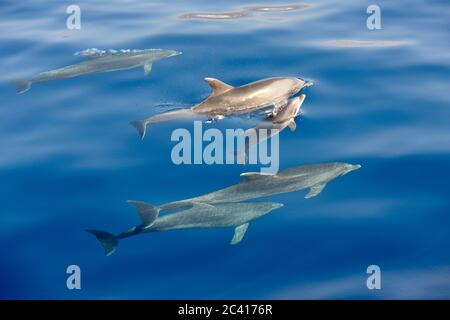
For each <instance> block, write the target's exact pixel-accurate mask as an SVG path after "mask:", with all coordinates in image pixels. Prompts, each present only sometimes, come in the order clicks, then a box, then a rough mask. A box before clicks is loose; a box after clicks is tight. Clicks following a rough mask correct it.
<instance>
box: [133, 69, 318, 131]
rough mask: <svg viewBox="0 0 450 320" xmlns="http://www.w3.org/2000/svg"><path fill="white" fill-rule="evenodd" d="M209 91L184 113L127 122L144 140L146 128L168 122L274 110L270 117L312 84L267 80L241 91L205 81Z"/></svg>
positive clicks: (184, 110)
mask: <svg viewBox="0 0 450 320" xmlns="http://www.w3.org/2000/svg"><path fill="white" fill-rule="evenodd" d="M204 80H205V81H206V82H207V83H208V85H209V86H210V87H211V89H212V92H211V95H210V96H209V97H208V98H207V99H205V100H204V101H202V102H201V103H199V104H197V105H195V106H193V107H191V108H187V109H180V110H175V111H169V112H166V113H162V114H157V115H154V116H152V117H149V118H147V119H144V120H135V121H132V122H130V124H131V125H132V126H134V127H135V128H136V129H137V131H138V133H139V135H140V137H141V138H142V139H143V138H144V136H145V133H146V129H147V126H148V125H149V124H152V123H157V122H163V121H170V120H175V119H182V118H192V117H194V116H206V117H212V118H213V119H217V120H219V119H223V118H224V117H226V116H231V115H239V114H244V113H249V112H253V111H256V110H261V109H264V108H267V107H270V106H274V110H273V113H274V114H276V113H277V111H278V109H280V108H282V107H283V106H284V105H285V104H286V103H287V99H288V98H289V97H290V96H292V95H294V94H296V93H297V92H299V91H300V90H301V89H302V88H303V87H308V86H311V85H312V82H310V81H305V80H302V79H298V78H293V77H278V78H267V79H262V80H259V81H255V82H252V83H248V84H246V85H243V86H240V87H233V86H231V85H229V84H226V83H224V82H222V81H220V80H218V79H214V78H205V79H204Z"/></svg>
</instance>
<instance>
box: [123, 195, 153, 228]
mask: <svg viewBox="0 0 450 320" xmlns="http://www.w3.org/2000/svg"><path fill="white" fill-rule="evenodd" d="M127 202H128V203H129V204H131V205H132V206H133V207H134V208H135V209H136V212H137V213H138V215H139V217H140V218H141V222H142V226H145V227H148V226H151V225H152V224H153V223H154V222H155V220H156V218H158V215H159V211H160V210H161V209H160V208H158V207H155V206H152V205H151V204H148V203H145V202H142V201H135V200H128V201H127Z"/></svg>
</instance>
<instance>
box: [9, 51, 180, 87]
mask: <svg viewBox="0 0 450 320" xmlns="http://www.w3.org/2000/svg"><path fill="white" fill-rule="evenodd" d="M179 54H181V52H178V51H174V50H162V49H144V50H120V51H116V50H110V51H109V52H106V51H102V50H98V49H88V50H85V51H81V52H78V53H76V54H75V55H81V56H85V57H86V60H85V61H82V62H80V63H78V64H73V65H70V66H67V67H63V68H59V69H55V70H51V71H46V72H42V73H40V74H38V75H36V76H34V77H32V78H30V79H28V80H18V79H13V80H11V82H12V84H13V85H14V86H15V88H16V91H17V93H18V94H19V93H24V92H26V91H28V90H29V89H30V87H31V85H32V84H33V83H38V82H46V81H51V80H59V79H67V78H74V77H79V76H83V75H87V74H92V73H100V72H111V71H119V70H128V69H133V68H136V67H141V66H143V67H144V73H145V75H148V74H150V72H151V70H152V63H153V62H155V61H156V60H160V59H164V58H169V57H172V56H177V55H179Z"/></svg>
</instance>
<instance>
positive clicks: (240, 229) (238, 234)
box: [230, 222, 248, 244]
mask: <svg viewBox="0 0 450 320" xmlns="http://www.w3.org/2000/svg"><path fill="white" fill-rule="evenodd" d="M247 228H248V222H247V223H244V224H241V225H240V226H237V227H236V228H235V229H234V235H233V239H231V242H230V244H238V243H239V242H241V240H242V239H243V238H244V235H245V232H246V231H247Z"/></svg>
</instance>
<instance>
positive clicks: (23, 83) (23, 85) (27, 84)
mask: <svg viewBox="0 0 450 320" xmlns="http://www.w3.org/2000/svg"><path fill="white" fill-rule="evenodd" d="M11 83H12V85H13V86H14V88H16V92H17V94H20V93H24V92H26V91H28V90H30V88H31V81H29V80H20V79H11Z"/></svg>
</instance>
